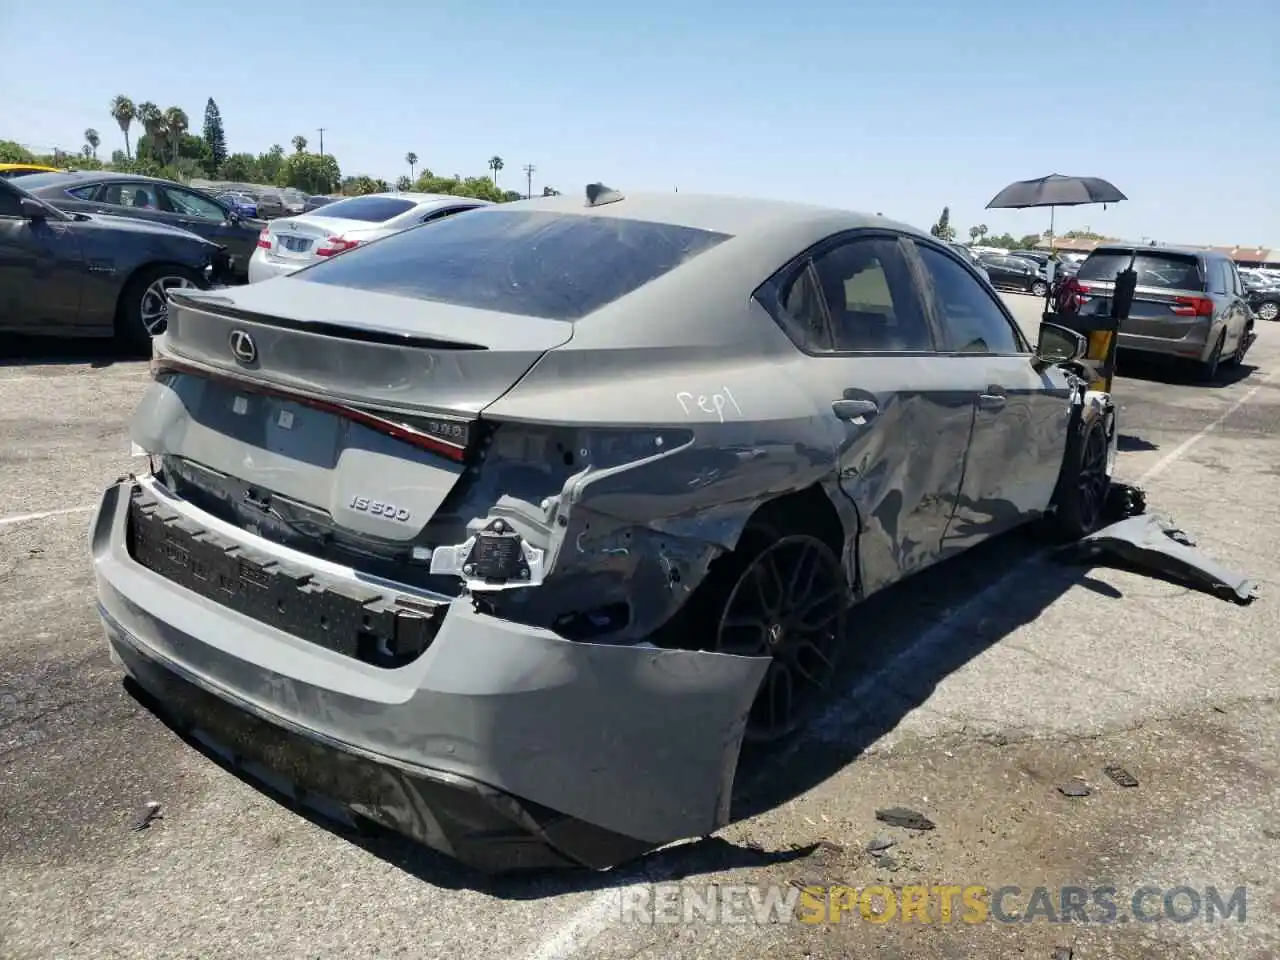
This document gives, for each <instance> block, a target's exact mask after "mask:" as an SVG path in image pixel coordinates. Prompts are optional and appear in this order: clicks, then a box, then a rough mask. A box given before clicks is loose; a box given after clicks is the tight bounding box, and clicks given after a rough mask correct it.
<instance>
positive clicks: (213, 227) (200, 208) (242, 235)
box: [160, 185, 262, 273]
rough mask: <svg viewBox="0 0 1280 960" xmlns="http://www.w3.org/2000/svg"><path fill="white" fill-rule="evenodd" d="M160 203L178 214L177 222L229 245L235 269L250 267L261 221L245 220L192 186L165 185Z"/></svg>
mask: <svg viewBox="0 0 1280 960" xmlns="http://www.w3.org/2000/svg"><path fill="white" fill-rule="evenodd" d="M160 206H161V208H162V209H166V210H172V211H173V212H174V213H175V214H176V215H177V218H178V219H177V226H180V227H182V228H183V229H184V230H190V231H191V232H192V233H198V234H200V236H202V237H205V238H206V239H208V240H212V241H213V242H214V243H216V244H219V245H221V246H224V247H226V248H227V249H228V250H229V251H230V252H231V255H232V256H233V257H235V267H234V269H235V271H236V272H237V273H243V272H244V271H245V270H247V269H248V268H249V258H250V257H251V256H253V251H254V250H255V249H256V248H257V245H258V234H259V233H260V232H261V227H262V225H261V224H257V225H253V224H248V223H245V222H244V221H242V220H240V218H239V217H238V216H237V217H232V216H231V211H230V210H228V209H227V208H226V207H224V206H222V204H220V203H216V202H214V201H213V200H211V199H210V198H208V197H204V196H201V195H200V194H198V193H195V192H194V191H191V190H183V189H181V188H179V187H171V186H168V185H162V186H161V187H160Z"/></svg>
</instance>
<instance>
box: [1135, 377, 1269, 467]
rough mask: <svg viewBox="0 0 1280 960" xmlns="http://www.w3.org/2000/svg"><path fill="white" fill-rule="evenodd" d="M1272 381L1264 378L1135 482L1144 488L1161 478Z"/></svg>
mask: <svg viewBox="0 0 1280 960" xmlns="http://www.w3.org/2000/svg"><path fill="white" fill-rule="evenodd" d="M1270 379H1271V375H1270V374H1268V375H1267V376H1265V377H1263V378H1262V380H1261V382H1259V383H1258V385H1257V386H1255V387H1254V388H1253V389H1252V390H1250V391H1249V392H1248V393H1246V394H1245V395H1244V396H1243V397H1241V398H1240V399H1239V400H1237V401H1236V402H1235V403H1233V404H1232V405H1231V406H1229V407H1228V408H1227V411H1226V413H1224V414H1223V415H1222V416H1220V417H1218V419H1217V420H1215V421H1213V423H1211V424H1209V425H1208V426H1207V427H1205V428H1204V429H1203V430H1201V431H1199V432H1198V433H1193V434H1192V435H1191V436H1189V437H1187V439H1185V440H1183V441H1182V442H1181V443H1180V444H1178V445H1177V446H1176V447H1174V448H1173V449H1172V450H1170V451H1169V452H1168V453H1166V454H1165V455H1164V456H1163V457H1161V458H1160V459H1159V460H1157V461H1156V462H1155V463H1154V464H1153V465H1152V466H1151V468H1150V469H1149V470H1147V472H1146V473H1144V474H1142V476H1140V477H1138V479H1137V480H1136V481H1135V482H1136V483H1137V485H1138V486H1142V484H1144V483H1146V482H1147V481H1148V480H1154V479H1155V478H1156V477H1158V476H1160V474H1162V473H1164V472H1165V471H1166V470H1167V469H1169V467H1170V466H1172V465H1173V464H1174V463H1176V462H1177V461H1178V460H1180V459H1182V457H1183V456H1184V455H1185V454H1186V452H1187V451H1188V450H1190V449H1191V448H1192V447H1194V446H1195V445H1196V444H1197V443H1199V442H1200V441H1201V440H1203V439H1204V438H1205V437H1207V436H1208V435H1209V434H1211V433H1212V432H1213V431H1214V430H1217V429H1218V428H1219V427H1220V426H1222V424H1223V423H1225V422H1226V420H1227V418H1228V417H1229V416H1231V415H1232V414H1233V413H1235V412H1236V411H1237V410H1239V409H1240V408H1241V407H1243V406H1244V405H1245V404H1246V403H1248V402H1249V401H1250V400H1252V399H1253V395H1254V394H1255V393H1257V392H1258V391H1259V390H1261V389H1262V388H1263V387H1264V386H1266V385H1267V381H1268V380H1270Z"/></svg>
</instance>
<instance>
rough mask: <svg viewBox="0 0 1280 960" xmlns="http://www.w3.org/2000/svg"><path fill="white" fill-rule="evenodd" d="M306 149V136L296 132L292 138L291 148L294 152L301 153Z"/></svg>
mask: <svg viewBox="0 0 1280 960" xmlns="http://www.w3.org/2000/svg"><path fill="white" fill-rule="evenodd" d="M306 149H307V138H306V137H304V136H303V135H302V134H298V135H297V136H296V137H294V138H293V150H294V152H295V153H302V152H303V151H304V150H306Z"/></svg>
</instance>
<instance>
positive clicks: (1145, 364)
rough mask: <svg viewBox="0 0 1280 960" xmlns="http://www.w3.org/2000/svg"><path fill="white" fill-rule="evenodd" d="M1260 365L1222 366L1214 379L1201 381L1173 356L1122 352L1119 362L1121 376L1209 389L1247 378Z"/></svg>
mask: <svg viewBox="0 0 1280 960" xmlns="http://www.w3.org/2000/svg"><path fill="white" fill-rule="evenodd" d="M1257 369H1258V368H1257V367H1256V366H1254V365H1253V364H1251V363H1247V362H1241V363H1238V364H1236V365H1234V366H1221V367H1219V368H1218V372H1217V374H1216V376H1215V377H1214V379H1213V380H1212V381H1209V382H1205V381H1204V380H1200V379H1198V378H1197V376H1196V372H1195V370H1194V369H1193V368H1191V367H1189V366H1187V365H1185V364H1182V363H1178V362H1176V361H1175V360H1173V359H1171V358H1162V357H1145V356H1142V357H1133V356H1126V355H1121V358H1120V360H1119V361H1118V362H1117V364H1116V373H1117V375H1118V376H1122V377H1127V378H1129V379H1131V380H1145V381H1148V382H1150V383H1170V384H1186V385H1187V386H1190V387H1199V388H1201V389H1205V390H1221V389H1222V388H1223V387H1229V386H1232V385H1233V384H1236V383H1239V382H1241V381H1242V380H1247V379H1249V377H1250V376H1251V375H1252V374H1253V372H1254V371H1255V370H1257Z"/></svg>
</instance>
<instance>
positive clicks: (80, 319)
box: [0, 178, 228, 348]
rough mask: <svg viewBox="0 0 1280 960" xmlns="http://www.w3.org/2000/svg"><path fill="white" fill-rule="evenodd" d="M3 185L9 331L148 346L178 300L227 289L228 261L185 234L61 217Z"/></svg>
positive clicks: (1, 295) (0, 201) (3, 286)
mask: <svg viewBox="0 0 1280 960" xmlns="http://www.w3.org/2000/svg"><path fill="white" fill-rule="evenodd" d="M25 179H26V178H23V179H21V180H12V181H4V180H0V331H4V332H5V333H19V334H36V335H41V336H47V335H52V336H68V337H103V336H107V337H109V336H120V337H122V338H124V339H126V340H128V341H130V342H132V343H133V344H135V345H136V346H139V347H144V348H146V347H149V346H150V340H151V337H152V336H153V335H154V334H157V333H160V332H161V331H163V330H164V326H165V323H166V321H167V318H168V311H169V305H168V294H169V291H171V290H174V289H176V288H180V287H197V288H198V287H205V286H208V285H210V284H211V283H218V282H221V281H225V280H226V272H227V269H228V261H227V255H226V252H225V251H224V250H223V249H222V248H221V247H219V246H218V245H217V244H215V243H211V242H210V241H208V240H205V239H204V238H203V237H199V236H196V235H195V234H194V233H190V232H188V231H186V230H179V229H176V228H174V227H166V226H163V225H162V224H158V223H147V222H145V221H143V220H133V219H129V218H125V217H107V216H100V215H94V214H83V213H71V212H67V211H63V210H59V209H57V208H56V207H53V206H51V205H49V204H48V203H45V202H44V201H43V200H40V199H38V198H36V197H33V196H32V195H31V194H29V193H27V192H25V191H24V190H23V189H22V188H21V187H20V186H19V184H21V183H23V182H24V181H25Z"/></svg>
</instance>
